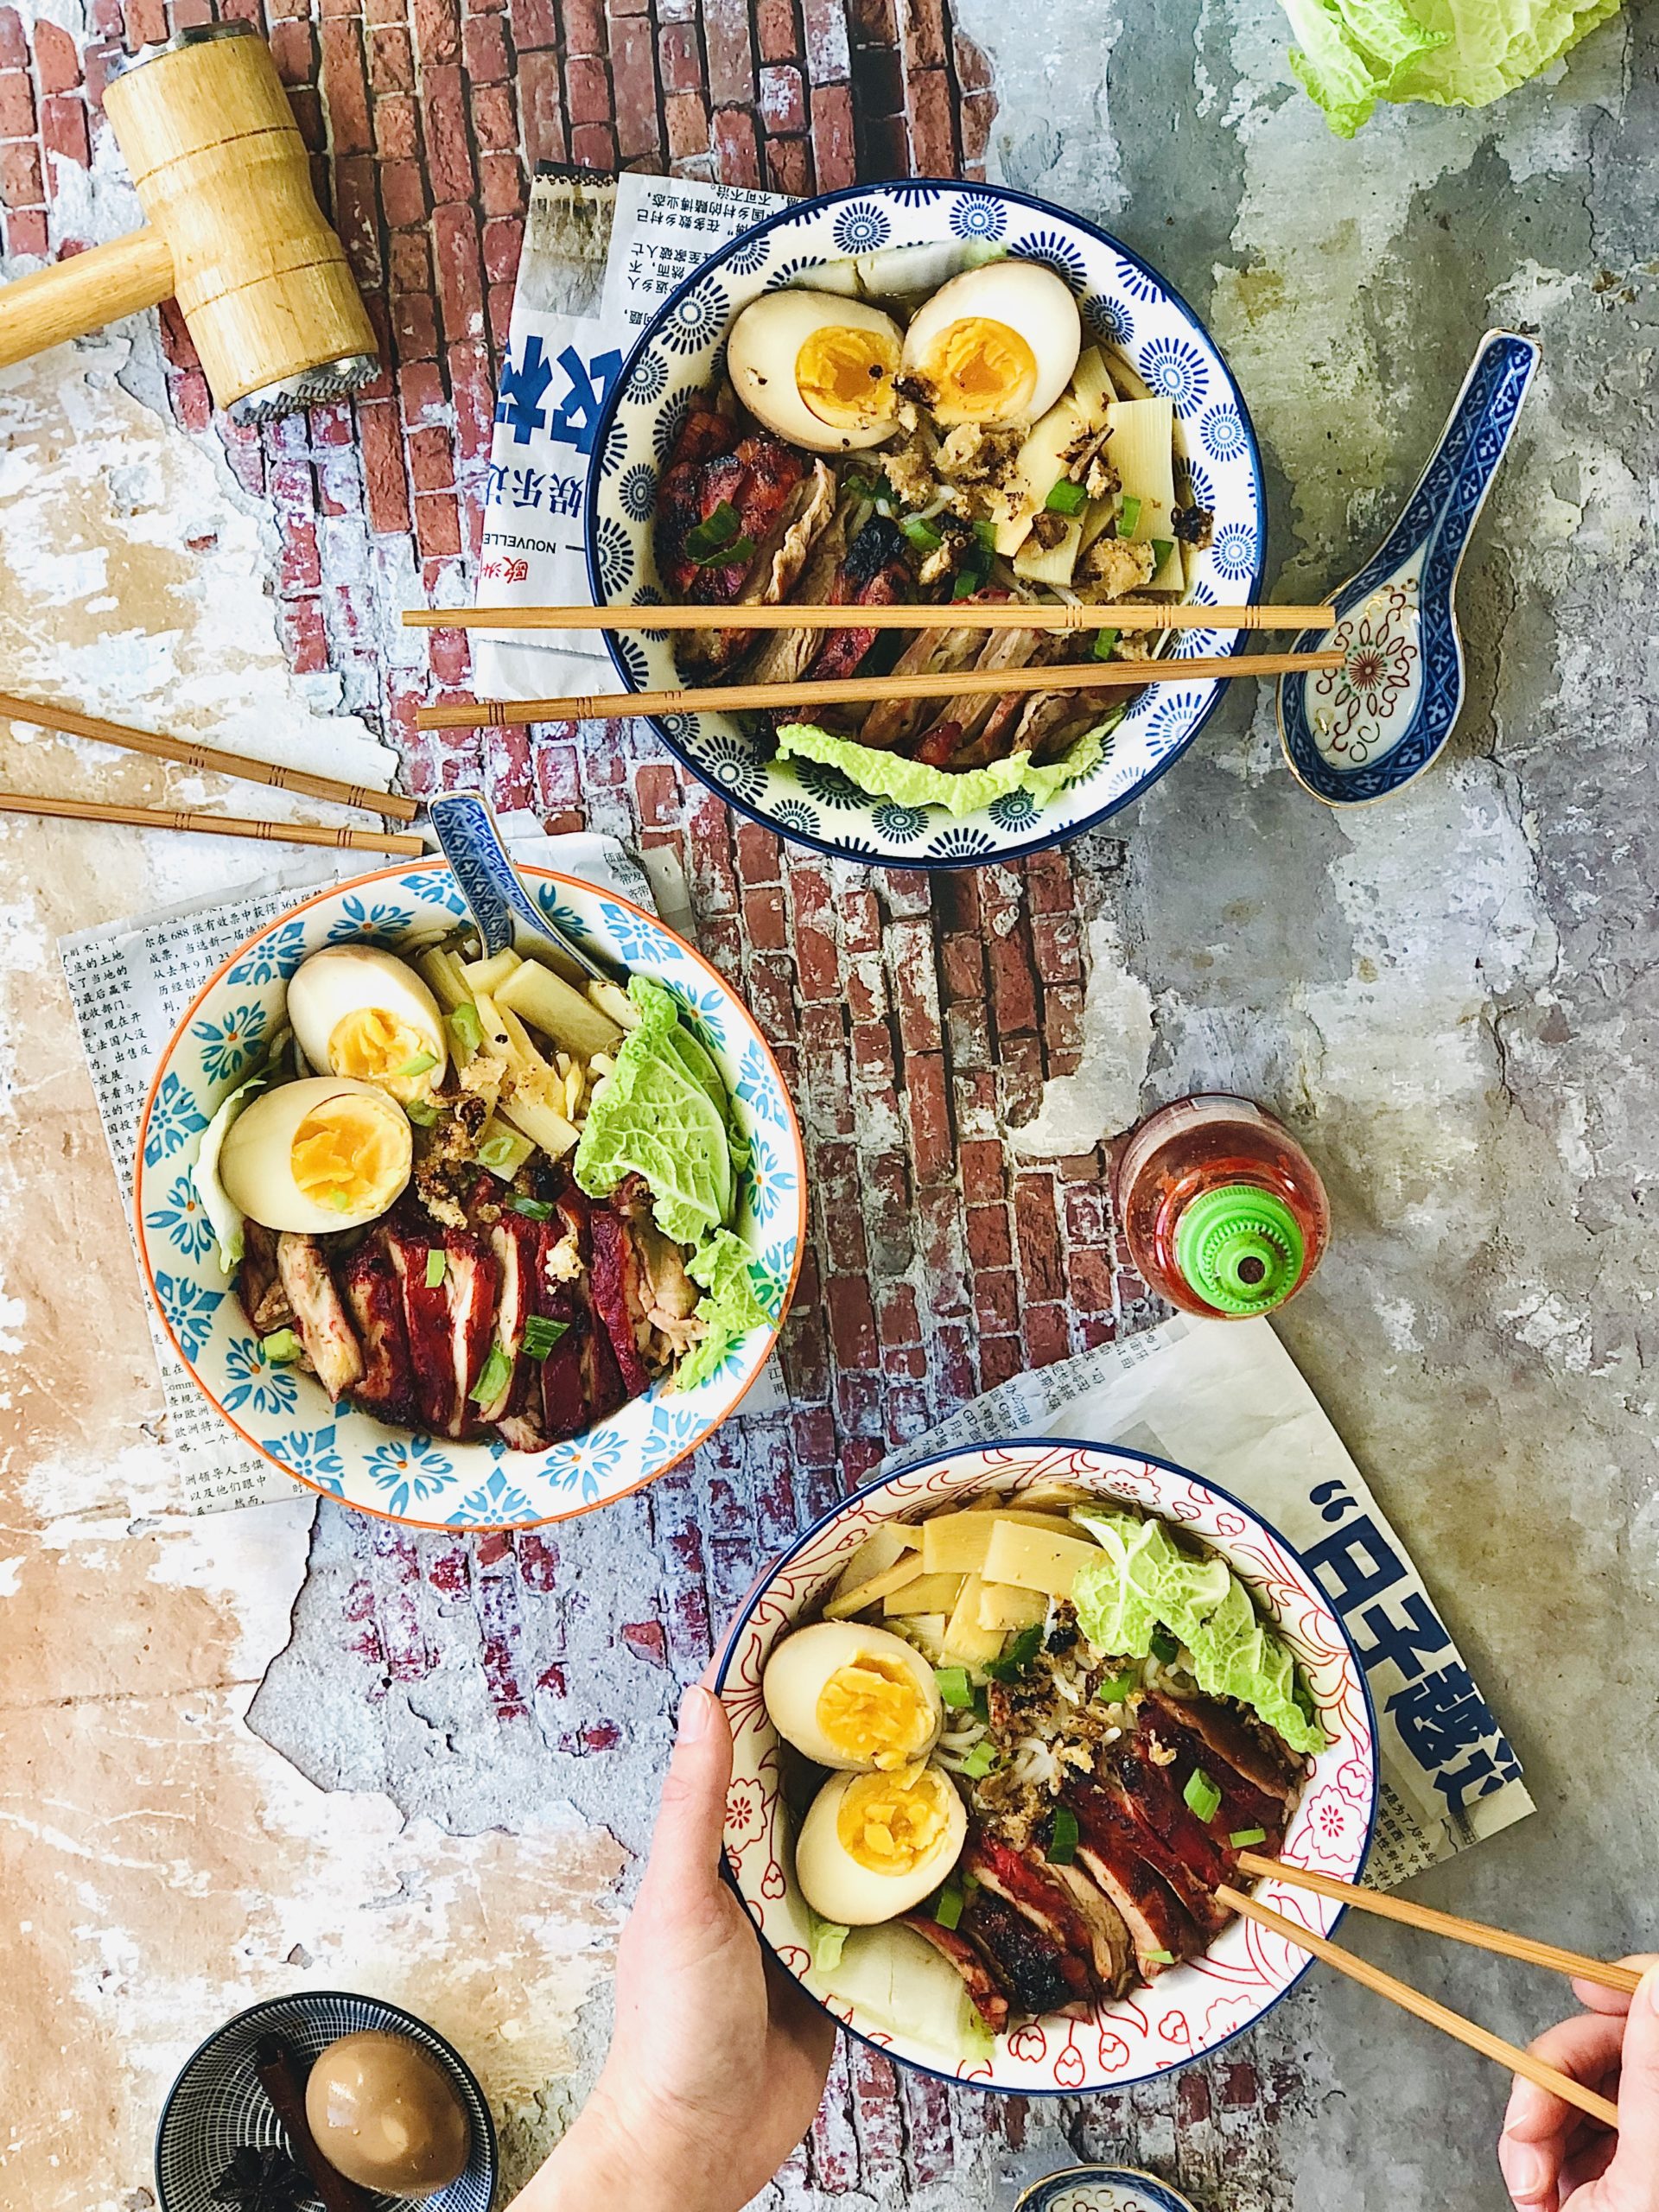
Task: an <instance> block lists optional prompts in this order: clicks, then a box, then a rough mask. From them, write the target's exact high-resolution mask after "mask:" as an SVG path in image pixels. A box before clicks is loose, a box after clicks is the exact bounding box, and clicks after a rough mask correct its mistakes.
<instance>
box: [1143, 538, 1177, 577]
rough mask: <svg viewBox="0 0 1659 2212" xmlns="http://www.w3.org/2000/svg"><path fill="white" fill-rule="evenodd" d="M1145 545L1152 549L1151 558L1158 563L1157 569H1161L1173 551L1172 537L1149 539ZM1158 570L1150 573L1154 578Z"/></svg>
mask: <svg viewBox="0 0 1659 2212" xmlns="http://www.w3.org/2000/svg"><path fill="white" fill-rule="evenodd" d="M1147 543H1148V544H1149V545H1150V546H1151V548H1152V557H1153V559H1154V561H1155V562H1156V563H1158V569H1161V568H1162V567H1163V565H1164V563H1165V562H1166V561H1167V560H1168V558H1169V556H1170V555H1171V554H1172V553H1173V551H1174V550H1175V541H1174V539H1173V537H1149V538H1148V539H1147ZM1158 569H1154V570H1153V572H1152V573H1153V575H1154V576H1155V575H1157V573H1158Z"/></svg>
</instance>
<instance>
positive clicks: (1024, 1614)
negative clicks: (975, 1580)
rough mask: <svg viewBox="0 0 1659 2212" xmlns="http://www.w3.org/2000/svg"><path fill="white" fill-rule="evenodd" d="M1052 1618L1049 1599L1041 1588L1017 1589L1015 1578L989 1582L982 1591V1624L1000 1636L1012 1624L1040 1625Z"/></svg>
mask: <svg viewBox="0 0 1659 2212" xmlns="http://www.w3.org/2000/svg"><path fill="white" fill-rule="evenodd" d="M1047 1618H1048V1599H1046V1597H1045V1596H1044V1594H1043V1592H1041V1591H1040V1590H1020V1589H1016V1588H1015V1586H1014V1584H1013V1583H1012V1582H987V1583H984V1584H982V1586H981V1588H980V1593H979V1624H980V1626H981V1628H982V1629H995V1630H996V1632H997V1634H998V1635H999V1636H1001V1635H1003V1634H1005V1633H1006V1632H1007V1630H1009V1629H1011V1628H1040V1627H1041V1625H1042V1624H1043V1623H1044V1622H1045V1621H1046V1619H1047Z"/></svg>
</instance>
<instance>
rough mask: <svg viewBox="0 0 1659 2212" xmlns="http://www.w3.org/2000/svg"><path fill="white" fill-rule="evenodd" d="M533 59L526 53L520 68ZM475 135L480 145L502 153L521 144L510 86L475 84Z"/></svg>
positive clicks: (492, 151) (482, 147) (526, 65)
mask: <svg viewBox="0 0 1659 2212" xmlns="http://www.w3.org/2000/svg"><path fill="white" fill-rule="evenodd" d="M533 59H535V57H534V56H526V58H525V60H524V62H523V63H521V65H520V67H521V69H522V68H524V67H528V66H529V63H530V61H531V60H533ZM473 136H474V138H476V139H477V141H478V143H479V146H480V149H488V150H489V151H490V152H491V153H502V152H505V150H506V149H509V148H511V147H516V146H517V145H518V118H517V117H516V116H515V115H514V113H513V107H512V86H508V85H475V86H474V87H473ZM481 166H482V164H481V163H480V167H481Z"/></svg>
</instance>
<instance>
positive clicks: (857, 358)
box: [726, 287, 901, 453]
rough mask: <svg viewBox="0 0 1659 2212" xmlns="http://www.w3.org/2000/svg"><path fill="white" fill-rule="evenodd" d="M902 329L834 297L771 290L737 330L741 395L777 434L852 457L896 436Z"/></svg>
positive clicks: (730, 350) (735, 367)
mask: <svg viewBox="0 0 1659 2212" xmlns="http://www.w3.org/2000/svg"><path fill="white" fill-rule="evenodd" d="M900 346H901V340H900V338H899V326H898V324H897V323H896V322H895V321H893V317H892V316H891V315H883V314H882V312H881V310H880V308H872V307H866V306H865V304H864V302H862V301H861V300H849V299H842V298H838V297H836V296H835V295H834V294H832V293H829V292H808V291H798V290H796V289H793V288H792V287H790V288H787V289H785V290H783V291H781V292H766V293H763V294H762V295H761V296H760V298H759V299H758V300H753V301H751V302H750V303H749V305H748V306H747V307H746V308H744V310H743V312H742V314H741V315H739V317H738V318H737V321H735V322H734V324H733V325H732V334H731V338H730V340H729V341H728V346H727V350H726V365H727V371H728V374H729V376H730V377H731V379H732V386H733V389H734V391H736V393H737V396H738V397H739V398H740V399H741V401H742V402H743V404H744V405H745V406H746V407H747V409H748V410H749V411H750V413H751V414H753V415H755V416H759V417H760V421H761V422H763V423H765V424H766V428H767V429H769V430H775V431H776V432H777V434H778V435H779V437H780V438H788V439H790V440H791V442H792V443H794V444H796V445H798V446H804V447H806V448H807V449H808V451H809V452H811V453H849V452H852V451H855V450H856V449H858V448H862V447H865V446H874V445H879V444H880V442H881V441H882V439H883V438H885V437H888V436H890V435H892V433H893V428H894V424H895V416H894V410H895V408H896V407H897V404H898V402H897V400H896V398H895V397H894V395H893V378H894V377H896V376H897V375H898V373H899V353H900Z"/></svg>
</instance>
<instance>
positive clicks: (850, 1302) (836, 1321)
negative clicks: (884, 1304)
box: [824, 1275, 881, 1368]
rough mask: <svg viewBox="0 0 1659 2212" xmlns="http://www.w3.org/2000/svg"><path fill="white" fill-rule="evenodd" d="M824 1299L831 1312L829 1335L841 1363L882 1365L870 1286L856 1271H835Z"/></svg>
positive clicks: (854, 1365) (857, 1365)
mask: <svg viewBox="0 0 1659 2212" xmlns="http://www.w3.org/2000/svg"><path fill="white" fill-rule="evenodd" d="M824 1303H825V1306H827V1308H828V1310H829V1338H830V1341H831V1343H832V1344H834V1345H835V1348H836V1359H837V1360H838V1361H839V1362H840V1363H841V1365H842V1367H854V1368H858V1367H879V1366H880V1363H881V1355H880V1351H879V1350H878V1349H877V1345H876V1336H875V1313H874V1308H873V1307H872V1306H871V1304H870V1287H869V1285H868V1283H867V1282H863V1281H861V1280H860V1279H859V1278H858V1277H857V1276H856V1275H836V1276H835V1277H833V1278H832V1279H831V1281H830V1282H829V1285H828V1287H827V1289H826V1291H825V1294H824Z"/></svg>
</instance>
